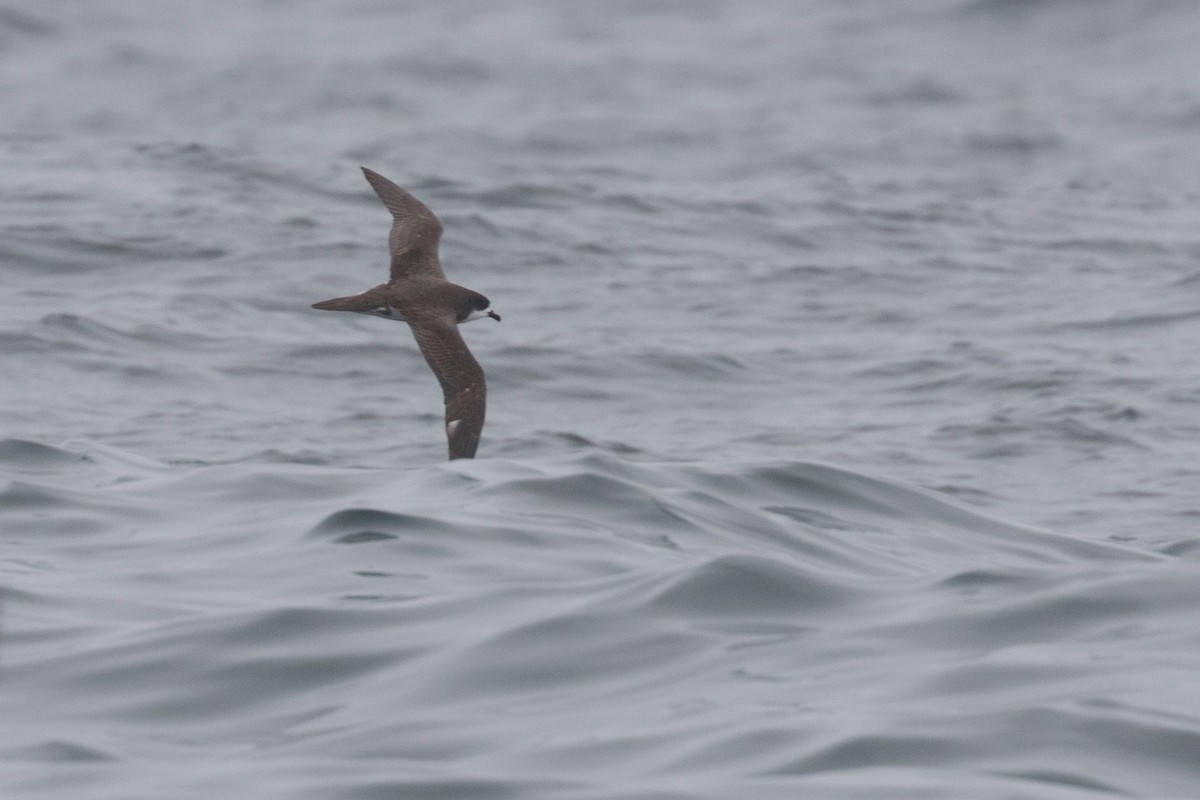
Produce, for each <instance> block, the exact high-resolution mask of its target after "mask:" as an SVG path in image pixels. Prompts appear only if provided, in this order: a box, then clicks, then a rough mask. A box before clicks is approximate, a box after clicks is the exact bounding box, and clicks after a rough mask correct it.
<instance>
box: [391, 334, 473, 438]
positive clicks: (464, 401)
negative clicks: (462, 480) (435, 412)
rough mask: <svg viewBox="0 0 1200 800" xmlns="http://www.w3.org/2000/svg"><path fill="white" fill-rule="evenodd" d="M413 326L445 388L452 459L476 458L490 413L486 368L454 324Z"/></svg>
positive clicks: (421, 346)
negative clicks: (480, 364) (484, 371)
mask: <svg viewBox="0 0 1200 800" xmlns="http://www.w3.org/2000/svg"><path fill="white" fill-rule="evenodd" d="M409 325H410V327H411V328H412V332H413V336H414V337H415V338H416V340H417V346H418V347H420V348H421V354H422V355H423V356H425V361H426V362H427V363H428V364H429V368H430V369H432V370H433V374H434V375H435V376H437V379H438V383H440V384H441V386H442V395H443V397H444V398H445V401H446V439H447V442H448V444H449V448H450V458H451V459H455V458H474V457H475V450H476V448H477V447H478V446H479V436H480V434H481V433H482V432H483V419H484V415H485V413H486V411H487V381H486V380H485V379H484V376H483V368H482V367H480V366H479V362H478V361H476V360H475V357H474V356H473V355H471V351H470V350H468V349H467V343H466V342H464V341H463V338H462V334H460V333H459V332H458V326H457V325H455V324H454V323H452V322H450V323H447V322H443V321H440V320H432V319H419V318H418V319H416V320H414V319H411V318H410V319H409Z"/></svg>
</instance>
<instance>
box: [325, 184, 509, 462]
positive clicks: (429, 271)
mask: <svg viewBox="0 0 1200 800" xmlns="http://www.w3.org/2000/svg"><path fill="white" fill-rule="evenodd" d="M362 171H363V175H365V176H366V177H367V182H368V183H370V184H371V187H372V188H373V189H375V194H377V195H379V199H380V200H382V201H383V204H384V205H385V206H387V210H388V211H390V212H392V219H393V220H394V222H393V223H392V232H391V234H390V235H389V236H388V249H389V250H391V254H392V272H391V276H390V278H389V279H388V282H387V283H382V284H380V285H379V286H376V287H375V288H374V289H368V290H367V291H365V292H363V293H362V294H356V295H354V296H352V297H337V298H334V299H333V300H324V301H322V302H320V303H313V306H312V307H313V308H319V309H323V310H327V311H353V312H355V313H356V314H370V315H371V316H373V317H383V318H384V319H390V320H395V321H396V322H407V323H408V327H409V328H411V329H412V332H413V336H414V337H415V338H416V340H417V346H418V347H420V348H421V354H422V355H423V356H425V361H426V362H428V364H429V368H430V369H432V370H433V374H434V375H435V376H437V379H438V383H440V384H441V385H442V392H443V394H444V395H445V399H446V439H447V440H448V441H449V445H450V458H451V460H453V459H455V458H474V457H475V449H476V448H477V447H478V446H479V434H480V432H481V431H482V430H483V416H484V412H485V411H486V409H487V384H486V382H485V381H484V378H483V368H482V367H480V366H479V362H478V361H476V360H475V357H474V356H472V355H471V351H470V350H468V349H467V343H466V342H464V341H463V338H462V335H461V334H460V333H459V332H458V326H459V325H460V324H462V323H464V322H470V321H471V320H473V319H480V318H481V317H491V318H492V319H494V320H496V321H497V322H499V321H500V315H499V314H497V313H496V312H495V311H492V305H491V303H490V302H488V299H487V298H486V297H484V296H483V295H481V294H480V293H479V292H473V291H471V290H470V289H467V288H465V287H462V286H459V285H458V284H455V283H451V282H450V281H448V280H446V276H445V274H443V273H442V265H441V262H439V261H438V241H439V240H440V239H441V238H442V223H441V222H439V221H438V218H437V217H436V216H435V215H434V213H433V212H432V211H430V210H429V209H428V208H427V207H426V206H425V204H424V203H422V202H421V201H420V200H418V199H417V198H415V197H413V196H412V195H411V194H409V193H408V192H406V191H404V190H403V189H401V188H400V187H399V186H397V185H396V184H394V183H392V182H391V181H389V180H388V179H387V178H385V177H383V176H382V175H380V174H379V173H377V172H372V171H371V170H369V169H367V168H366V167H363V168H362Z"/></svg>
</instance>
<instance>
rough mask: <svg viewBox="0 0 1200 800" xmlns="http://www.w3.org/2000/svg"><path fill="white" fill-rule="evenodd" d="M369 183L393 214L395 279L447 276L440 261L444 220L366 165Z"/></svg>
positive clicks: (391, 241) (390, 245) (391, 247)
mask: <svg viewBox="0 0 1200 800" xmlns="http://www.w3.org/2000/svg"><path fill="white" fill-rule="evenodd" d="M362 171H363V175H365V176H366V178H367V182H368V183H370V184H371V188H373V189H374V190H375V194H377V195H379V199H380V200H381V201H383V204H384V206H386V207H387V210H388V211H390V212H391V213H392V219H393V222H392V231H391V233H390V234H389V235H388V249H389V250H390V251H391V254H392V268H391V278H390V280H389V283H393V284H394V283H397V282H398V281H404V280H406V279H408V278H412V277H437V278H444V277H445V275H444V274H443V273H442V265H441V263H440V262H439V261H438V242H439V241H441V238H442V223H441V222H440V221H439V220H438V218H437V216H436V215H435V214H434V213H433V212H432V211H430V210H429V207H428V206H426V205H425V204H424V203H422V202H421V201H420V200H418V199H417V198H415V197H413V196H412V195H411V194H409V193H408V192H406V191H405V190H404V189H402V188H400V187H399V186H397V185H396V184H394V183H392V182H391V181H389V180H388V179H387V178H385V177H383V176H382V175H380V174H379V173H378V172H374V171H372V170H369V169H367V168H366V167H363V168H362Z"/></svg>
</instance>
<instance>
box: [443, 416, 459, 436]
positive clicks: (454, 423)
mask: <svg viewBox="0 0 1200 800" xmlns="http://www.w3.org/2000/svg"><path fill="white" fill-rule="evenodd" d="M460 423H462V420H461V419H452V420H450V421H449V422H447V423H446V435H447V436H453V435H454V432H455V431H456V430H458V426H459V424H460Z"/></svg>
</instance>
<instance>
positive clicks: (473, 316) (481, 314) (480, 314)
mask: <svg viewBox="0 0 1200 800" xmlns="http://www.w3.org/2000/svg"><path fill="white" fill-rule="evenodd" d="M491 313H492V307H491V306H488V307H487V308H484V309H480V310H479V311H472V312H471V313H470V314H467V318H466V319H464V320H463V322H470V321H471V320H475V319H483V318H484V317H486V316H488V315H489V314H491Z"/></svg>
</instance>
